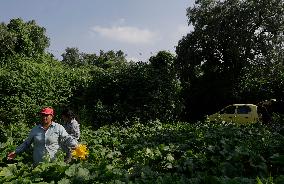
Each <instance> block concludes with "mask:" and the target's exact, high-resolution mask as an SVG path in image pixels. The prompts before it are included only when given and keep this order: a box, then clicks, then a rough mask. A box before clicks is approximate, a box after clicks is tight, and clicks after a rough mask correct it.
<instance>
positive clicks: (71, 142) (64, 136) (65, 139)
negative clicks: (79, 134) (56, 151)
mask: <svg viewBox="0 0 284 184" xmlns="http://www.w3.org/2000/svg"><path fill="white" fill-rule="evenodd" d="M59 132H60V142H62V143H65V145H66V146H68V147H71V148H72V147H76V146H77V145H78V142H77V140H76V139H74V138H73V137H72V136H71V135H69V134H68V133H67V132H66V130H65V128H64V127H63V126H61V125H60V128H59Z"/></svg>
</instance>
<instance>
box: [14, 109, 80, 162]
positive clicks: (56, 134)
mask: <svg viewBox="0 0 284 184" xmlns="http://www.w3.org/2000/svg"><path fill="white" fill-rule="evenodd" d="M40 114H41V117H42V123H41V124H39V125H37V126H35V127H34V128H33V129H32V130H31V132H30V134H29V136H28V138H27V139H26V140H25V141H24V142H23V143H22V144H21V145H20V146H18V147H17V148H16V150H15V151H14V152H11V153H9V154H8V160H11V159H14V158H15V157H16V155H17V154H19V153H22V152H24V151H25V150H26V149H27V148H28V147H29V146H30V145H31V144H32V143H33V144H34V147H33V160H34V164H35V165H37V164H39V163H40V162H42V161H43V158H44V157H45V156H46V155H48V156H49V157H50V158H51V160H54V159H55V155H56V153H57V151H58V150H59V148H60V146H59V145H60V144H61V143H64V144H66V145H68V146H69V147H70V148H75V147H76V146H77V144H78V143H77V141H76V140H75V139H74V138H73V137H72V136H70V135H69V134H68V133H67V132H66V130H65V129H64V127H63V126H62V125H60V124H58V123H55V122H54V121H52V120H53V117H54V110H53V109H52V108H50V107H46V108H43V109H42V110H41V112H40Z"/></svg>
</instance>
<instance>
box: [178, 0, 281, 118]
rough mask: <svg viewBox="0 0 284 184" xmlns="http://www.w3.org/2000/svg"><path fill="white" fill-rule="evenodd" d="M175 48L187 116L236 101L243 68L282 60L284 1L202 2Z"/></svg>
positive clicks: (191, 10)
mask: <svg viewBox="0 0 284 184" xmlns="http://www.w3.org/2000/svg"><path fill="white" fill-rule="evenodd" d="M187 16H188V20H189V24H192V25H193V26H194V31H192V32H191V33H189V34H188V35H187V36H185V37H183V38H182V39H181V40H180V41H179V44H178V46H177V48H176V53H177V60H176V63H175V66H176V67H177V69H178V71H179V77H180V80H181V83H182V86H183V89H184V93H183V96H184V99H185V105H186V110H185V118H187V119H188V118H190V117H192V118H199V117H201V116H202V115H203V114H202V113H201V112H204V113H206V112H207V113H208V112H210V111H214V110H216V109H217V108H219V107H220V106H222V105H225V104H228V103H232V102H234V101H235V100H236V99H235V98H234V96H233V94H234V92H233V89H234V87H235V85H236V83H237V82H238V79H239V77H240V74H241V71H242V70H243V69H244V68H246V67H249V66H250V65H253V64H256V63H257V64H260V63H261V64H262V65H270V64H271V63H278V62H282V61H283V43H284V42H283V31H284V26H283V25H284V2H283V0H246V1H244V0H197V1H196V4H195V6H194V7H190V8H188V9H187Z"/></svg>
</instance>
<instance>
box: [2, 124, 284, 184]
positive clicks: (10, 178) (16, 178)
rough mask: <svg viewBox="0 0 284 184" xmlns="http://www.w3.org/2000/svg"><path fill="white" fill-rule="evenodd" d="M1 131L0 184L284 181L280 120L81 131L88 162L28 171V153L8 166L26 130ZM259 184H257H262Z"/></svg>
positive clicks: (48, 165) (277, 183)
mask: <svg viewBox="0 0 284 184" xmlns="http://www.w3.org/2000/svg"><path fill="white" fill-rule="evenodd" d="M2 128H3V127H1V131H2V133H1V136H2V137H1V140H3V141H1V147H0V153H1V157H0V158H1V161H0V165H1V166H0V182H1V183H5V182H7V183H31V182H33V183H37V182H45V183H52V182H58V183H78V182H80V183H122V182H126V183H234V184H238V183H240V184H244V183H247V184H255V183H257V180H259V181H263V182H264V183H271V184H272V183H275V184H280V183H283V182H284V175H283V173H284V170H283V168H284V167H283V166H284V165H283V164H284V160H283V158H284V154H283V153H284V150H283V142H284V135H283V130H284V129H283V128H284V127H283V120H282V121H280V122H277V121H274V127H268V126H264V125H261V124H254V125H251V126H241V127H240V126H236V125H234V124H226V123H220V124H209V123H205V122H203V123H202V122H199V123H197V124H188V123H161V122H159V121H155V122H152V123H149V124H148V125H144V124H141V123H139V122H133V123H132V125H131V126H125V127H121V126H120V125H118V126H113V125H112V126H103V127H101V128H100V129H98V130H96V131H93V130H91V129H90V128H89V127H84V126H82V127H81V128H82V137H81V142H83V143H86V144H87V145H88V148H89V151H90V154H89V157H88V159H87V160H86V161H81V162H79V161H76V160H74V161H73V162H72V163H71V164H65V163H64V162H62V160H63V158H62V156H59V158H58V160H57V161H56V162H53V163H43V164H41V165H39V166H37V167H35V168H33V167H31V164H32V158H31V154H23V155H19V156H18V157H17V158H16V161H14V162H10V163H9V162H8V161H6V159H5V156H6V155H5V153H7V152H8V151H9V150H13V149H14V148H15V145H16V144H19V143H20V142H21V141H22V139H23V138H25V137H26V134H27V133H28V129H27V127H25V125H23V124H19V125H18V126H14V125H10V126H8V127H6V128H5V129H2ZM259 183H260V182H259Z"/></svg>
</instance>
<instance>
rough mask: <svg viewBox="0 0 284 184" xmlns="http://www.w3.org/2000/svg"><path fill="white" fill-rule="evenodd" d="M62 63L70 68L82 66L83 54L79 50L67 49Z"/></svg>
mask: <svg viewBox="0 0 284 184" xmlns="http://www.w3.org/2000/svg"><path fill="white" fill-rule="evenodd" d="M61 56H62V58H63V59H62V62H63V63H64V64H66V65H68V66H71V67H76V66H80V65H82V54H81V53H80V52H79V49H78V48H74V47H73V48H70V47H67V48H66V49H65V53H63V54H62V55H61Z"/></svg>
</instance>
